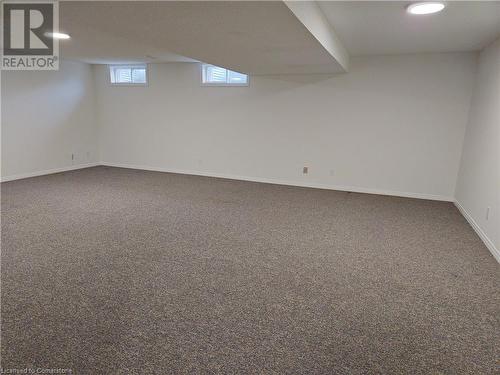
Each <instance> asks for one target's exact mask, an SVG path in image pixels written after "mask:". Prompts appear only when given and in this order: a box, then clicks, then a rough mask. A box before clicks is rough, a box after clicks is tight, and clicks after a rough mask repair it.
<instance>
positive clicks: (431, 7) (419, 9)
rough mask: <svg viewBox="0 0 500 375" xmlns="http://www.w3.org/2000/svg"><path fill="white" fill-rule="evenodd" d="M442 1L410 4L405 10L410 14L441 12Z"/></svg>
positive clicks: (442, 7)
mask: <svg viewBox="0 0 500 375" xmlns="http://www.w3.org/2000/svg"><path fill="white" fill-rule="evenodd" d="M444 6H445V5H444V3H437V2H426V3H415V4H410V5H409V6H408V8H406V11H407V12H408V13H410V14H432V13H437V12H441V11H442V10H443V9H444Z"/></svg>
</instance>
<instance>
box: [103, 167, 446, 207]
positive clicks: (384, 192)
mask: <svg viewBox="0 0 500 375" xmlns="http://www.w3.org/2000/svg"><path fill="white" fill-rule="evenodd" d="M101 165H105V166H108V167H118V168H130V169H140V170H145V171H154V172H167V173H179V174H190V175H195V176H206V177H217V178H226V179H230V180H241V181H252V182H261V183H265V184H276V185H287V186H298V187H308V188H315V189H326V190H339V191H348V192H352V193H366V194H378V195H390V196H396V197H405V198H418V199H429V200H436V201H445V202H454V201H455V199H454V198H452V197H447V196H443V195H433V194H423V193H409V192H401V191H390V190H380V189H370V188H362V187H357V186H341V185H328V184H321V183H315V182H303V181H286V180H279V179H272V178H262V177H247V176H238V175H232V174H226V173H215V172H199V171H193V170H185V169H175V168H161V167H150V166H145V165H136V164H124V163H110V162H101Z"/></svg>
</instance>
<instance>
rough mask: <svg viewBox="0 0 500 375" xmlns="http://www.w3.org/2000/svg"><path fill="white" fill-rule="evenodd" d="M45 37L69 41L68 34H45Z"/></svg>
mask: <svg viewBox="0 0 500 375" xmlns="http://www.w3.org/2000/svg"><path fill="white" fill-rule="evenodd" d="M46 35H47V36H50V37H51V38H54V39H69V38H71V37H70V36H69V35H68V34H64V33H47V34H46Z"/></svg>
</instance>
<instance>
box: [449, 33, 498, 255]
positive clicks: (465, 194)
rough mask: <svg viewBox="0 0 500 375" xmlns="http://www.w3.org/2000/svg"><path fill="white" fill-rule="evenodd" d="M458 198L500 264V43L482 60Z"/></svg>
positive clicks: (457, 192) (463, 158)
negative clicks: (485, 237)
mask: <svg viewBox="0 0 500 375" xmlns="http://www.w3.org/2000/svg"><path fill="white" fill-rule="evenodd" d="M456 198H457V201H458V202H459V203H460V205H461V206H462V207H463V208H464V209H465V210H466V211H467V212H468V214H469V215H470V216H471V217H472V219H473V220H474V222H475V223H476V225H477V226H478V227H479V228H480V230H482V232H483V233H484V234H485V235H486V236H487V237H488V238H489V240H490V241H491V243H492V244H493V245H494V246H495V248H496V251H497V253H498V255H499V258H498V259H499V261H500V252H498V251H499V249H500V39H498V40H497V41H496V42H495V43H493V44H492V45H490V46H489V47H487V48H485V49H484V50H483V51H482V52H481V54H480V56H479V65H478V78H477V82H476V87H475V90H474V94H473V99H472V104H471V110H470V118H469V123H468V125H467V130H466V136H465V141H464V147H463V153H462V162H461V167H460V174H459V178H458V182H457V188H456ZM488 207H490V212H489V218H488V219H487V209H488ZM490 248H491V245H490Z"/></svg>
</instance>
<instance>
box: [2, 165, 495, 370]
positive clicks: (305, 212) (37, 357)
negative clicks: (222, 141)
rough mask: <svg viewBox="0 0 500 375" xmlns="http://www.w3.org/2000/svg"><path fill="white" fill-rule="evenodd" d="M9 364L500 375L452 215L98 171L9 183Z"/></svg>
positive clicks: (441, 209)
mask: <svg viewBox="0 0 500 375" xmlns="http://www.w3.org/2000/svg"><path fill="white" fill-rule="evenodd" d="M1 284H2V285H1V286H2V296H1V297H2V299H1V302H2V307H1V310H2V311H1V312H2V317H1V318H2V329H1V334H2V341H1V344H2V353H1V354H2V367H3V368H4V369H6V368H26V367H32V368H37V367H38V368H71V369H73V374H90V375H101V374H160V375H162V374H179V373H180V374H182V373H185V374H193V373H228V374H235V373H242V374H246V373H260V374H272V373H279V374H306V373H311V374H494V373H496V374H498V373H499V370H500V369H499V367H498V366H499V362H498V361H499V359H500V323H499V319H500V288H499V286H500V267H499V265H498V264H497V262H496V261H495V259H494V258H493V257H492V256H491V255H490V253H489V252H488V250H487V249H486V247H485V246H484V245H483V244H482V242H481V241H480V239H479V238H478V237H477V236H476V234H475V233H474V232H473V230H472V229H471V228H470V226H469V225H468V224H467V222H466V221H465V219H464V218H463V217H462V216H461V215H460V213H459V212H458V211H457V209H456V208H455V207H454V206H453V204H451V203H445V202H433V201H425V200H417V199H406V198H396V197H387V196H377V195H369V194H355V193H346V192H336V191H327V190H316V189H307V188H298V187H286V186H278V185H268V184H259V183H252V182H242V181H232V180H222V179H215V178H207V177H196V176H185V175H176V174H168V173H156V172H146V171H135V170H128V169H119V168H108V167H96V168H89V169H84V170H79V171H73V172H66V173H61V174H56V175H50V176H44V177H37V178H30V179H25V180H19V181H13V182H7V183H3V184H2V264H1Z"/></svg>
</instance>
